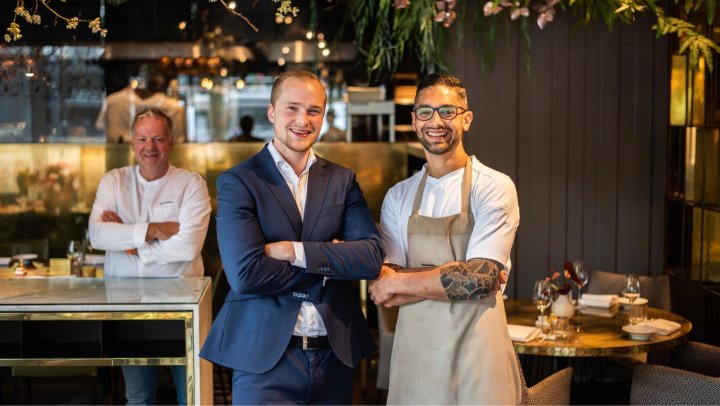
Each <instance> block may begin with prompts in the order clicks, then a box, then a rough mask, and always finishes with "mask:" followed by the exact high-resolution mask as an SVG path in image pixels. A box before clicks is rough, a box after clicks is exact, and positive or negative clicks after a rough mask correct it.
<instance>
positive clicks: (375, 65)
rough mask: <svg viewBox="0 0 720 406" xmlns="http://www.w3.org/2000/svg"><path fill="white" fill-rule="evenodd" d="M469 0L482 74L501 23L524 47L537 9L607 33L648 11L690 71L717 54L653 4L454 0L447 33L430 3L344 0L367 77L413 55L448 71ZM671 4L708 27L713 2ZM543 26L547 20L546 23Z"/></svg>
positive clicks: (648, 0) (645, 0)
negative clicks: (595, 24) (598, 25)
mask: <svg viewBox="0 0 720 406" xmlns="http://www.w3.org/2000/svg"><path fill="white" fill-rule="evenodd" d="M470 1H477V2H478V3H477V7H476V8H477V9H478V11H477V14H476V15H475V16H473V17H474V20H475V24H474V26H475V33H474V34H475V37H476V39H477V44H478V51H479V52H478V53H477V55H478V58H479V60H480V66H481V69H482V70H483V71H486V70H487V69H489V68H490V67H491V66H492V64H493V60H494V49H495V40H496V30H497V28H498V22H499V21H500V19H502V20H504V21H505V22H506V23H507V24H518V30H519V33H520V36H521V37H522V38H523V39H524V40H525V44H526V46H527V47H529V46H530V25H531V24H535V23H536V19H537V22H538V24H540V17H541V14H542V12H543V11H542V10H544V11H547V10H550V11H551V12H552V14H554V13H555V12H556V11H558V12H560V11H567V12H570V13H571V14H572V15H574V16H576V17H577V18H578V19H579V20H580V22H581V24H588V23H590V22H591V21H594V20H601V21H603V22H604V23H605V25H606V26H607V27H608V28H609V29H612V27H613V26H615V25H616V24H617V23H618V22H619V23H623V24H633V23H634V22H635V20H636V16H637V14H638V13H645V12H650V13H652V14H654V15H655V17H656V24H655V25H654V26H653V30H655V32H656V33H657V35H658V36H660V35H677V36H678V37H679V39H680V44H681V45H680V52H681V53H683V52H687V53H688V55H689V57H690V62H691V65H692V66H693V67H697V66H698V60H699V57H700V56H702V57H703V58H704V59H705V61H706V62H707V67H708V69H709V70H710V71H712V69H713V54H714V53H715V52H718V53H720V46H718V44H717V43H715V42H714V41H713V40H711V39H710V38H708V37H706V36H704V35H702V34H701V33H700V32H699V29H698V27H696V26H695V25H693V24H691V23H689V22H688V21H686V20H683V19H680V18H674V17H667V16H666V15H665V11H664V10H663V9H662V8H661V7H659V6H658V5H657V4H656V0H560V1H559V2H558V3H556V2H555V1H554V0H519V1H513V0H490V1H489V2H487V0H457V4H458V6H459V8H458V9H457V10H456V11H457V22H456V23H455V26H453V27H452V31H451V30H449V29H447V28H445V27H443V25H442V24H439V23H437V22H435V21H434V20H433V17H434V16H435V15H436V14H437V12H438V9H437V6H436V1H435V0H411V2H410V4H409V5H408V6H407V7H405V8H401V9H395V8H394V7H393V3H394V1H393V0H348V2H349V5H350V10H351V17H352V21H353V23H354V26H355V32H356V37H355V38H356V43H357V45H358V48H359V49H360V52H362V53H363V54H364V55H365V56H366V70H367V74H368V78H370V79H371V80H373V79H375V80H377V79H378V78H380V77H382V76H384V75H392V74H393V73H394V72H395V71H396V69H397V66H398V64H399V63H400V61H401V60H402V59H403V57H404V56H405V53H406V52H412V53H413V55H414V56H415V57H416V58H417V59H418V60H419V61H420V63H421V68H422V70H423V71H433V70H436V69H447V67H448V63H447V52H448V51H447V47H448V44H449V35H450V34H458V31H457V30H456V29H457V28H458V27H459V26H462V20H463V18H464V10H463V7H462V6H463V4H465V3H467V2H470ZM675 1H676V3H678V2H682V6H683V7H684V9H685V11H686V13H693V12H698V11H704V12H705V13H706V15H707V22H708V26H711V25H712V23H713V21H714V16H715V11H716V1H717V0H675ZM438 3H439V2H438ZM483 6H485V8H486V9H487V10H484V9H483ZM703 6H704V9H703ZM520 11H524V13H520ZM528 14H529V16H528ZM511 16H512V17H513V18H510V17H511ZM545 24H552V22H551V20H548V22H545ZM541 27H542V26H541ZM701 28H702V27H701ZM456 41H458V40H457V38H455V37H453V42H456ZM526 57H527V55H526ZM525 64H526V68H527V69H528V70H529V59H526V62H525Z"/></svg>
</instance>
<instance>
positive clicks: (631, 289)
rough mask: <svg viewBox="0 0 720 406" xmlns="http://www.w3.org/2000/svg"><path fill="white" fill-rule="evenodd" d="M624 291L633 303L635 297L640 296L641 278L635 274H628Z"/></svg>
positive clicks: (624, 294)
mask: <svg viewBox="0 0 720 406" xmlns="http://www.w3.org/2000/svg"><path fill="white" fill-rule="evenodd" d="M622 293H623V296H625V297H626V298H627V299H628V302H630V304H631V305H632V303H633V302H634V301H635V299H637V298H639V297H640V278H638V277H637V276H636V275H633V274H630V275H628V276H627V278H625V287H624V288H623V291H622Z"/></svg>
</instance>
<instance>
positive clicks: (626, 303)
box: [618, 297, 648, 309]
mask: <svg viewBox="0 0 720 406" xmlns="http://www.w3.org/2000/svg"><path fill="white" fill-rule="evenodd" d="M647 302H648V300H647V299H646V298H644V297H639V298H637V299H635V301H634V302H633V303H635V304H639V305H642V304H647ZM618 303H620V304H621V305H622V307H623V309H629V308H630V299H628V298H626V297H620V298H618Z"/></svg>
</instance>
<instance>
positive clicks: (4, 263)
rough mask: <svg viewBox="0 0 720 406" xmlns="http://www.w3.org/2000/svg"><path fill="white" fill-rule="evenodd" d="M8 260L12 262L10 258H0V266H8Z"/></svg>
mask: <svg viewBox="0 0 720 406" xmlns="http://www.w3.org/2000/svg"><path fill="white" fill-rule="evenodd" d="M10 260H12V258H10V257H0V266H8V265H10Z"/></svg>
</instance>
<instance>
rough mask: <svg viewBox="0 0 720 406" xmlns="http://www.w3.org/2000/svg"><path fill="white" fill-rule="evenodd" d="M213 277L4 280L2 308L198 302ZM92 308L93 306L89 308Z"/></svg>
mask: <svg viewBox="0 0 720 406" xmlns="http://www.w3.org/2000/svg"><path fill="white" fill-rule="evenodd" d="M208 284H210V278H208V277H204V278H199V277H194V278H108V279H97V278H44V279H0V310H3V308H6V307H8V306H10V307H12V311H25V310H28V309H35V310H37V306H46V307H47V306H59V305H61V306H65V307H68V306H73V305H83V306H97V305H99V306H105V305H129V306H133V305H140V304H172V305H178V304H196V303H198V302H199V301H200V298H201V295H202V293H203V291H204V290H205V287H206V286H207V285H208ZM88 310H89V309H88Z"/></svg>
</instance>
